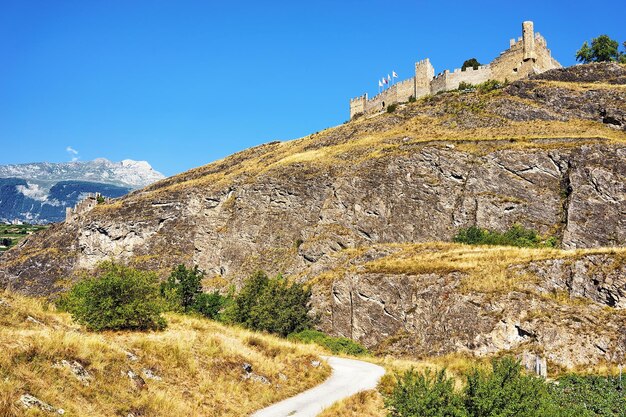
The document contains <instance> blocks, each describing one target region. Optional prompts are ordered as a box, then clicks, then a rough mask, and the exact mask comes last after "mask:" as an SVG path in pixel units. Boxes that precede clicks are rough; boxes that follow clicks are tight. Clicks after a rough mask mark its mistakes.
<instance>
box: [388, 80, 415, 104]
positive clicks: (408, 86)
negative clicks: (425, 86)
mask: <svg viewBox="0 0 626 417" xmlns="http://www.w3.org/2000/svg"><path fill="white" fill-rule="evenodd" d="M392 87H395V88H396V90H397V93H396V99H397V100H398V102H405V101H409V97H411V96H415V78H409V79H408V80H404V81H400V82H398V83H396V84H394V85H393V86H392Z"/></svg>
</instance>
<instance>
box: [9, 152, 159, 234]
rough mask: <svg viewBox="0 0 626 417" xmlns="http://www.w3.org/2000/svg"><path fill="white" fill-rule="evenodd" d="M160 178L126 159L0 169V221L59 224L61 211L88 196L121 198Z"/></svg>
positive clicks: (142, 163) (62, 216) (143, 163)
mask: <svg viewBox="0 0 626 417" xmlns="http://www.w3.org/2000/svg"><path fill="white" fill-rule="evenodd" d="M163 178H164V176H163V175H162V174H161V173H159V172H157V171H155V170H154V169H152V167H151V166H150V164H149V163H148V162H146V161H133V160H130V159H126V160H123V161H121V162H118V163H115V162H111V161H109V160H107V159H105V158H99V159H95V160H93V161H88V162H65V163H51V162H43V163H29V164H14V165H2V166H0V221H3V222H11V221H14V220H19V221H24V222H30V223H51V222H59V221H63V220H64V219H65V208H66V207H73V206H74V205H75V204H76V203H78V202H79V201H80V200H81V199H83V198H84V197H85V196H86V195H87V194H89V193H92V194H95V193H99V194H102V195H104V196H107V197H111V198H116V197H121V196H123V195H125V194H127V193H128V192H130V191H131V190H133V189H137V188H141V187H143V186H146V185H149V184H152V183H153V182H155V181H158V180H160V179H163ZM68 187H69V188H71V189H68ZM64 189H66V190H65V194H63V192H64V191H62V190H64Z"/></svg>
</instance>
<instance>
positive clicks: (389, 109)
mask: <svg viewBox="0 0 626 417" xmlns="http://www.w3.org/2000/svg"><path fill="white" fill-rule="evenodd" d="M397 108H398V105H397V104H390V105H388V106H387V113H393V112H394V111H396V109H397Z"/></svg>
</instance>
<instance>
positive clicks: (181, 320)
mask: <svg viewBox="0 0 626 417" xmlns="http://www.w3.org/2000/svg"><path fill="white" fill-rule="evenodd" d="M2 299H3V300H4V302H3V303H2V304H0V415H2V416H20V415H38V412H37V411H34V410H31V411H29V412H25V411H24V410H23V409H22V408H21V407H20V406H19V405H17V404H16V401H17V400H18V398H19V397H20V396H21V395H22V394H25V393H30V394H32V395H34V396H36V397H37V398H39V399H41V400H43V401H45V402H47V403H48V404H50V405H52V406H54V407H55V408H63V409H64V410H65V411H66V415H68V416H85V415H89V416H94V417H95V416H118V415H119V416H124V417H125V416H126V415H127V414H128V413H130V412H132V413H134V414H135V415H138V416H139V415H142V416H147V415H149V416H242V415H247V414H248V413H250V412H251V411H253V410H255V409H258V408H261V407H263V406H265V405H268V404H270V403H273V402H276V401H278V400H280V399H282V398H286V397H289V396H292V395H294V394H295V393H297V392H300V391H302V390H304V389H307V388H309V387H311V386H314V385H316V384H318V383H320V382H321V381H322V380H324V379H325V378H326V377H327V375H328V374H329V369H328V368H327V366H326V365H324V366H323V367H320V368H314V367H312V365H311V360H312V359H315V358H316V354H317V352H319V351H320V350H319V349H317V348H316V347H314V346H313V345H298V344H294V343H290V342H287V341H286V340H282V339H278V338H275V337H271V336H267V335H260V334H255V333H252V332H249V331H245V330H241V329H236V328H231V327H225V326H222V325H220V324H217V323H215V322H212V321H209V320H205V319H201V318H194V317H189V316H181V315H175V314H170V315H168V316H167V319H168V322H169V327H168V328H167V330H165V331H163V332H147V333H141V332H105V333H100V334H95V333H88V332H85V331H83V330H82V329H81V328H80V327H77V326H75V325H73V324H72V322H71V319H70V317H69V316H68V315H66V314H61V313H58V312H55V311H51V309H52V308H51V307H49V306H48V305H47V304H45V303H43V302H41V301H38V300H34V299H27V298H22V297H18V296H15V295H9V294H4V295H3V296H2ZM7 303H8V304H7ZM28 317H32V318H34V319H36V320H37V321H39V322H41V324H38V323H36V322H33V321H32V320H30V319H28ZM126 351H129V352H132V353H134V354H135V355H137V356H138V358H139V359H138V360H137V361H131V360H129V359H128V358H127V356H126V353H125V352H126ZM63 359H65V360H70V361H71V360H76V361H78V362H79V363H81V364H82V365H83V366H84V367H85V368H86V369H87V371H88V372H89V373H90V374H91V375H92V376H93V379H92V381H91V382H90V383H89V385H83V384H82V383H81V382H80V381H79V380H78V379H77V378H76V377H74V375H73V374H72V373H71V372H70V371H69V370H68V369H66V368H58V367H54V366H53V365H54V364H55V363H57V362H59V361H61V360H63ZM244 362H247V363H250V364H252V366H253V371H254V372H255V373H258V374H260V375H263V376H266V377H267V378H268V379H269V381H270V383H271V384H270V385H265V384H263V383H260V382H254V381H250V380H246V381H244V380H242V376H243V375H244V372H243V370H242V365H243V363H244ZM129 369H131V370H133V371H134V372H135V373H137V374H140V375H141V373H142V370H143V369H150V370H152V371H153V372H154V373H155V374H157V375H158V376H160V377H161V378H162V381H155V380H151V379H147V378H145V377H144V379H145V381H146V384H147V389H144V390H141V391H137V390H136V389H134V388H133V386H132V384H131V381H130V380H129V379H128V377H126V376H125V375H123V372H127V371H128V370H129ZM280 374H283V375H284V376H286V377H287V379H285V378H284V377H281V376H280Z"/></svg>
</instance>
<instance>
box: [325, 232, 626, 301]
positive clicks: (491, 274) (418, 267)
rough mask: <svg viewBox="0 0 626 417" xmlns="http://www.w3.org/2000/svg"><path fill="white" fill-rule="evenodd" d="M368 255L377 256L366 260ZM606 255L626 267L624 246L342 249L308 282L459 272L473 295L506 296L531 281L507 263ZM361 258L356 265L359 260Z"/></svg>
mask: <svg viewBox="0 0 626 417" xmlns="http://www.w3.org/2000/svg"><path fill="white" fill-rule="evenodd" d="M370 253H380V254H382V256H376V259H374V260H370V259H368V256H369V254H370ZM592 254H608V255H610V256H611V258H612V259H614V264H612V265H606V267H607V268H608V267H612V268H617V267H618V266H620V265H622V264H624V263H626V248H621V247H620V248H593V249H577V250H562V249H551V248H517V247H510V246H475V245H463V244H457V243H446V242H430V243H404V244H378V245H373V246H370V247H361V248H355V249H346V250H344V251H341V252H339V253H338V254H337V255H336V256H337V259H336V263H335V265H334V267H333V268H332V269H331V270H330V271H328V272H325V273H322V274H320V275H317V276H316V277H315V278H313V280H314V281H313V282H315V283H328V282H330V281H332V280H333V279H334V278H335V277H336V276H338V275H343V274H344V273H345V272H368V273H383V274H407V275H418V274H427V273H442V274H445V273H450V272H455V271H456V272H461V273H464V274H465V276H466V279H465V280H464V282H463V288H464V289H465V290H467V291H477V292H486V293H490V292H508V291H512V290H515V289H518V286H519V285H523V284H525V283H528V282H529V280H530V281H532V280H533V277H532V276H531V275H529V274H527V275H520V274H518V273H516V272H515V271H514V270H512V269H511V268H510V267H511V266H513V265H524V264H528V263H530V262H533V261H542V260H548V259H564V260H569V261H574V260H576V259H580V258H581V257H583V256H585V255H592ZM361 257H363V258H364V259H367V260H366V261H364V262H362V261H360V260H359V259H360V258H361Z"/></svg>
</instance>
